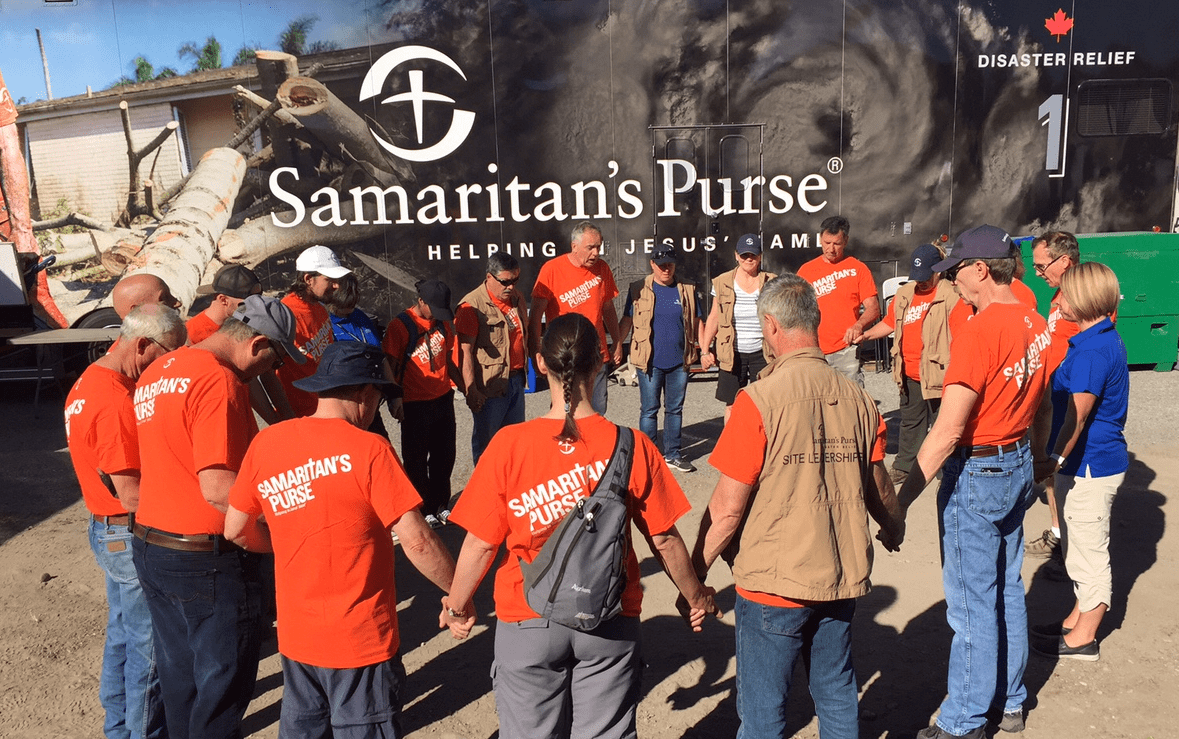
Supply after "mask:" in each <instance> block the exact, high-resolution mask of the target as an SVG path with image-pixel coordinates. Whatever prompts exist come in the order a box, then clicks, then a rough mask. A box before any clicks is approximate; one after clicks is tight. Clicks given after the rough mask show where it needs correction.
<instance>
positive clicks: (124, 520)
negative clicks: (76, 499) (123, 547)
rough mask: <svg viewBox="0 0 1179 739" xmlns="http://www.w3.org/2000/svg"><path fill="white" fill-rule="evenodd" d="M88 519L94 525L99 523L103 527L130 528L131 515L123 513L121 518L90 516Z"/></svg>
mask: <svg viewBox="0 0 1179 739" xmlns="http://www.w3.org/2000/svg"><path fill="white" fill-rule="evenodd" d="M90 518H91V520H93V521H94V522H95V523H100V524H103V525H105V526H130V525H131V515H130V514H128V513H124V514H123V515H121V516H98V515H91V516H90Z"/></svg>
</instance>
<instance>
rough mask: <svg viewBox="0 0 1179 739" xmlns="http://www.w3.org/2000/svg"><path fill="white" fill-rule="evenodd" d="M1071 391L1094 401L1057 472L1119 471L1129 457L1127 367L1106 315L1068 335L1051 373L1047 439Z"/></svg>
mask: <svg viewBox="0 0 1179 739" xmlns="http://www.w3.org/2000/svg"><path fill="white" fill-rule="evenodd" d="M1075 393H1089V394H1091V395H1094V396H1096V397H1097V403H1096V404H1095V405H1094V407H1093V411H1092V412H1091V413H1090V414H1089V420H1088V423H1087V424H1086V427H1085V430H1084V431H1082V432H1081V438H1080V439H1079V440H1078V442H1077V446H1076V448H1074V449H1073V452H1072V454H1070V455H1069V456H1068V459H1066V460H1065V462H1064V466H1063V467H1061V469H1060V472H1061V474H1064V475H1075V476H1077V475H1079V476H1082V477H1084V476H1085V474H1086V470H1087V471H1088V476H1089V477H1108V476H1110V475H1117V474H1120V473H1122V472H1125V471H1126V470H1127V469H1128V468H1129V466H1130V459H1129V456H1128V455H1127V453H1126V437H1125V436H1124V435H1123V433H1122V432H1123V431H1124V430H1125V428H1126V412H1127V410H1128V409H1129V407H1130V370H1129V367H1128V366H1127V364H1126V345H1125V344H1123V343H1122V337H1121V336H1119V335H1118V332H1117V330H1116V329H1115V328H1114V325H1113V323H1112V322H1111V321H1110V320H1109V319H1108V318H1103V319H1102V320H1101V322H1100V323H1098V324H1096V325H1094V326H1091V327H1089V328H1087V329H1085V330H1084V331H1082V332H1080V333H1079V334H1077V335H1076V336H1074V337H1072V338H1071V339H1069V340H1068V354H1066V355H1065V357H1064V361H1063V362H1062V363H1061V365H1060V367H1059V368H1058V369H1057V370H1056V373H1055V374H1054V375H1053V376H1052V425H1053V434H1052V436H1053V438H1055V437H1056V435H1057V432H1058V431H1059V429H1060V426H1061V425H1062V424H1063V423H1064V416H1065V414H1066V413H1067V412H1068V402H1069V397H1070V396H1071V395H1073V394H1075Z"/></svg>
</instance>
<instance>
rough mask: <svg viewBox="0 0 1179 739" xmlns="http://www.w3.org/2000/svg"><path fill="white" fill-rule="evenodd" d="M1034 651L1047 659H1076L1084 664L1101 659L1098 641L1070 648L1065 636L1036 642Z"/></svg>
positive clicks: (1033, 646)
mask: <svg viewBox="0 0 1179 739" xmlns="http://www.w3.org/2000/svg"><path fill="white" fill-rule="evenodd" d="M1032 651H1034V652H1036V653H1037V654H1041V655H1043V656H1045V657H1056V658H1057V659H1076V660H1080V661H1082V662H1096V661H1097V660H1099V659H1101V647H1099V646H1097V640H1096V639H1094V640H1093V641H1091V642H1089V643H1088V644H1082V645H1081V646H1079V647H1070V646H1069V645H1068V644H1066V643H1065V641H1064V637H1063V636H1062V637H1060V638H1058V639H1056V640H1055V641H1052V640H1051V639H1044V640H1036V641H1034V642H1032Z"/></svg>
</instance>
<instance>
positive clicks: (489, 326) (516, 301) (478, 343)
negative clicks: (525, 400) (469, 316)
mask: <svg viewBox="0 0 1179 739" xmlns="http://www.w3.org/2000/svg"><path fill="white" fill-rule="evenodd" d="M511 300H512V305H513V306H515V308H516V312H517V313H518V314H519V316H520V330H521V331H522V332H524V335H523V336H522V337H521V338H522V339H523V341H524V353H525V360H524V361H525V362H527V361H528V359H527V353H528V308H527V307H526V306H525V305H524V296H523V295H521V294H520V291H519V290H516V291H513V293H512V298H511ZM459 303H460V304H462V303H467V304H469V305H470V306H471V307H472V308H474V309H475V315H476V316H477V317H478V319H479V334H478V336H476V337H475V386H476V387H477V388H478V389H479V391H480V392H481V393H483V394H484V395H486V396H487V397H489V398H498V397H501V396H503V395H504V394H505V393H507V391H508V375H509V374H511V354H510V352H511V348H512V339H511V335H510V328H509V327H510V324H509V323H508V317H507V316H505V315H504V312H503V311H502V310H500V309H499V306H498V305H496V304H495V303H494V302H493V301H492V300H491V296H490V295H488V294H487V285H486V284H480V285H479V287H477V288H475V289H474V290H472V291H471V292H469V293H467V294H466V296H465V297H464V298H463V299H462V300H461V301H459Z"/></svg>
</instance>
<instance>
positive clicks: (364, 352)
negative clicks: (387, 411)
mask: <svg viewBox="0 0 1179 739" xmlns="http://www.w3.org/2000/svg"><path fill="white" fill-rule="evenodd" d="M384 360H385V353H384V352H383V351H381V350H380V348H378V347H375V346H373V345H372V344H365V343H363V342H360V341H336V342H333V343H331V344H328V346H327V348H326V349H324V350H323V356H322V357H320V358H319V366H318V367H316V368H315V374H314V375H312V376H311V377H304V378H303V379H301V380H295V382H294V383H293V384H294V386H295V387H297V388H299V389H300V390H306V391H307V392H309V393H322V392H323V391H324V390H332V389H334V388H338V387H348V386H349V385H388V384H390V383H392V380H390V379H388V378H386V377H385V370H384V366H383V363H384Z"/></svg>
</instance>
